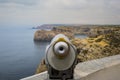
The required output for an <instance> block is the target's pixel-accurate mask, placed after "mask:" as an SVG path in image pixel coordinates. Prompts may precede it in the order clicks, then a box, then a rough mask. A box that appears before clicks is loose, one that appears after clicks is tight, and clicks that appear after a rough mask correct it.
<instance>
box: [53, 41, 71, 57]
mask: <svg viewBox="0 0 120 80" xmlns="http://www.w3.org/2000/svg"><path fill="white" fill-rule="evenodd" d="M53 48H54V49H53V51H54V53H55V55H56V56H58V57H59V58H64V57H65V56H67V54H68V53H69V46H68V44H67V43H66V42H62V41H61V42H57V43H56V44H55V45H54V47H53Z"/></svg>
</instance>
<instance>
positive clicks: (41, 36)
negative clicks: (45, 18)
mask: <svg viewBox="0 0 120 80" xmlns="http://www.w3.org/2000/svg"><path fill="white" fill-rule="evenodd" d="M60 33H61V34H64V35H66V36H67V37H68V38H70V39H72V38H73V37H74V33H73V32H72V31H71V30H69V29H64V28H60V29H55V28H54V29H53V30H51V31H46V30H38V31H36V32H35V34H34V41H50V40H51V39H52V38H53V37H55V35H57V34H60Z"/></svg>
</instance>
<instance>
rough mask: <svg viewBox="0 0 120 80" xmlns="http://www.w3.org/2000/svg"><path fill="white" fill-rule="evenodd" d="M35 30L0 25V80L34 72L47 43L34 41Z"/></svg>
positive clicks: (15, 79) (25, 75)
mask: <svg viewBox="0 0 120 80" xmlns="http://www.w3.org/2000/svg"><path fill="white" fill-rule="evenodd" d="M35 31H36V29H32V28H30V27H14V28H13V27H0V80H19V79H21V78H24V77H28V76H31V75H34V74H35V72H36V69H37V67H38V65H39V63H40V61H41V60H42V59H43V58H44V56H45V48H46V45H48V44H49V42H34V41H33V37H34V32H35ZM77 36H78V35H77ZM79 37H80V36H79ZM82 37H84V36H83V35H82ZM82 37H80V38H82Z"/></svg>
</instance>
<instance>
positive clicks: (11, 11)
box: [0, 0, 120, 26]
mask: <svg viewBox="0 0 120 80" xmlns="http://www.w3.org/2000/svg"><path fill="white" fill-rule="evenodd" d="M53 23H54V24H56V23H61V24H120V0H0V26H17V25H19V26H37V25H40V24H53Z"/></svg>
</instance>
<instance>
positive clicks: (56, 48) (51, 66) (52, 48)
mask: <svg viewBox="0 0 120 80" xmlns="http://www.w3.org/2000/svg"><path fill="white" fill-rule="evenodd" d="M76 57H77V53H76V48H75V47H74V45H72V43H71V42H70V40H69V39H68V38H67V37H66V36H65V35H63V34H58V35H56V36H55V37H54V38H53V39H52V41H51V43H50V45H48V46H47V48H46V58H45V61H46V64H47V68H48V73H49V76H50V78H53V79H54V78H60V77H62V75H63V74H65V75H69V76H73V74H72V73H73V70H74V67H75V64H76ZM56 71H57V72H58V75H55V74H53V73H56Z"/></svg>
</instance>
